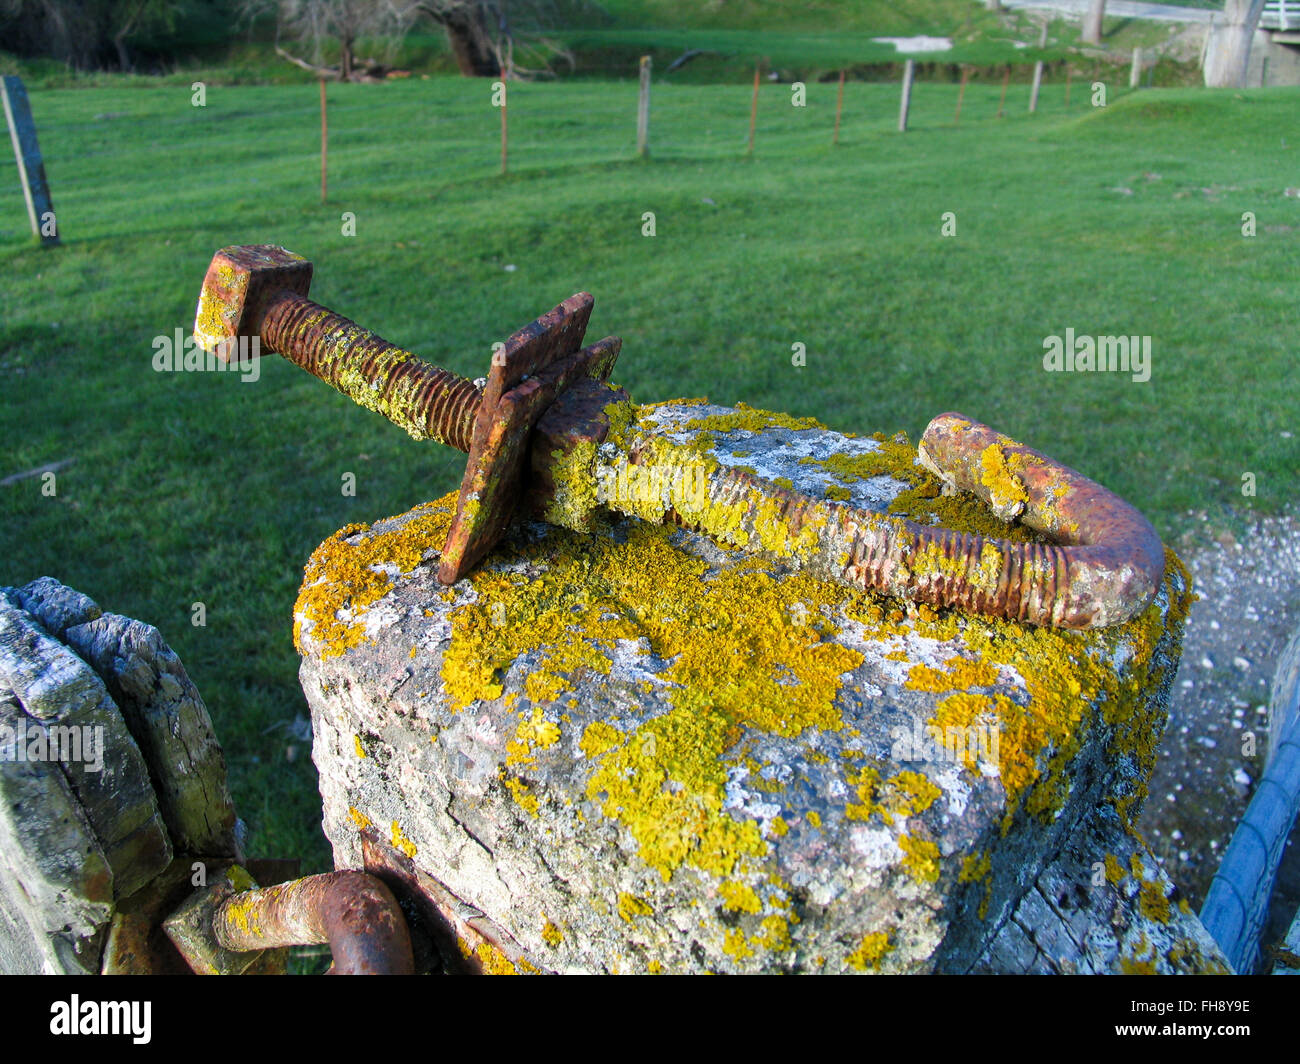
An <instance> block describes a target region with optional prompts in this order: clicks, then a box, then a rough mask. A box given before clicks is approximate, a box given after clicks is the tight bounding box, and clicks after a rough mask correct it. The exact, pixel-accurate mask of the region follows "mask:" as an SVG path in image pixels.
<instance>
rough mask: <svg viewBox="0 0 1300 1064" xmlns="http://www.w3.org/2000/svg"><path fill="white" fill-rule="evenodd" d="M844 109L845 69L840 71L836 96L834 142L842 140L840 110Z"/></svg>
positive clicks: (832, 140)
mask: <svg viewBox="0 0 1300 1064" xmlns="http://www.w3.org/2000/svg"><path fill="white" fill-rule="evenodd" d="M843 110H844V71H842V70H841V71H840V91H839V95H838V96H836V97H835V136H833V137H832V138H831V143H832V144H838V143H839V142H840V112H841V111H843Z"/></svg>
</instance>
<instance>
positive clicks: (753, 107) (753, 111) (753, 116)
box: [747, 63, 760, 155]
mask: <svg viewBox="0 0 1300 1064" xmlns="http://www.w3.org/2000/svg"><path fill="white" fill-rule="evenodd" d="M759 66H760V64H758V63H755V64H754V98H753V99H752V100H751V101H750V104H749V151H748V152H747V154H749V155H753V154H754V125H755V123H756V122H757V121H758V70H759Z"/></svg>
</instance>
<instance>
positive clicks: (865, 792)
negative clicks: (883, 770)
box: [844, 765, 880, 820]
mask: <svg viewBox="0 0 1300 1064" xmlns="http://www.w3.org/2000/svg"><path fill="white" fill-rule="evenodd" d="M844 776H845V782H847V783H848V785H849V787H850V788H851V789H852V790H853V793H854V795H855V796H856V797H857V799H858V800H857V801H856V802H850V803H849V804H848V805H847V806H845V807H844V815H845V816H846V817H848V818H849V819H850V820H870V819H871V814H872V813H874V812H875V811H876V808H877V807H876V792H877V789H878V788H879V786H880V771H879V769H877V768H875V767H874V766H872V765H860V766H858V767H857V768H854V767H852V766H850V767H849V768H847V769H846V770H845V773H844Z"/></svg>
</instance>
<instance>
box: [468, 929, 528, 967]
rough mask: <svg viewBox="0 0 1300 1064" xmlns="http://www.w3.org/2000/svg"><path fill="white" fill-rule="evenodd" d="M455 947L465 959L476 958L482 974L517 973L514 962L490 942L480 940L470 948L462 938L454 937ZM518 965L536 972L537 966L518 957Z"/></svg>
mask: <svg viewBox="0 0 1300 1064" xmlns="http://www.w3.org/2000/svg"><path fill="white" fill-rule="evenodd" d="M456 947H457V948H458V949H459V950H460V952H461V956H463V957H465V958H466V959H473V960H477V961H478V963H479V966H480V968H482V970H483V974H484V975H518V974H519V968H518V967H516V966H515V963H514V962H513V961H512V960H511V959H510V958H509V957H507V956H506V955H505V954H504V953H502V952H501V950H500V949H498V948H497V947H496V946H494V945H493V944H492V943H491V942H480V943H478V944H477V945H476V946H474V947H473V949H471V948H470V947H469V946H468V945H466V944H465V941H464V939H461V938H459V937H458V938H457V939H456ZM519 967H522V968H524V970H525V971H530V972H536V971H537V968H536V967H534V966H533V965H532V964H529V963H528V962H527V961H526V960H524V959H523V958H520V965H519Z"/></svg>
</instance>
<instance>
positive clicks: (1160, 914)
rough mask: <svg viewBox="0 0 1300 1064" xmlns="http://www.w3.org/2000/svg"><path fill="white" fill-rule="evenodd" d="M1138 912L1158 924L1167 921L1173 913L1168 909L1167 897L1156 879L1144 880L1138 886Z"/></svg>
mask: <svg viewBox="0 0 1300 1064" xmlns="http://www.w3.org/2000/svg"><path fill="white" fill-rule="evenodd" d="M1138 912H1140V913H1141V914H1142V915H1143V916H1145V917H1146V918H1147V919H1148V920H1153V921H1155V922H1156V923H1158V924H1167V923H1169V921H1170V919H1171V918H1172V916H1173V913H1172V912H1171V911H1170V906H1169V898H1168V897H1166V895H1165V890H1164V887H1163V886H1161V885H1160V883H1159V881H1158V880H1154V879H1148V880H1144V881H1143V883H1142V886H1141V887H1139V888H1138Z"/></svg>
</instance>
